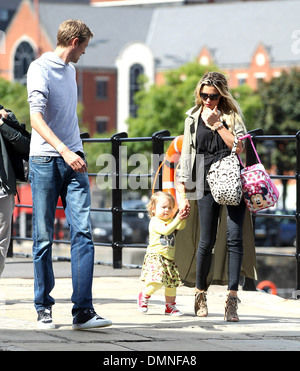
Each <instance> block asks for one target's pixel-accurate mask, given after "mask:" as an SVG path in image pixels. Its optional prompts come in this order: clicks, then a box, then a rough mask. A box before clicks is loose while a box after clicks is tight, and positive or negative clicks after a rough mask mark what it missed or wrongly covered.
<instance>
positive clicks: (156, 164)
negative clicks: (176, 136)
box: [152, 130, 170, 191]
mask: <svg viewBox="0 0 300 371" xmlns="http://www.w3.org/2000/svg"><path fill="white" fill-rule="evenodd" d="M169 136H170V132H169V131H168V130H161V131H158V132H156V133H154V134H153V135H152V153H153V174H154V176H153V180H154V177H155V175H156V172H157V171H158V169H159V174H158V177H157V180H156V184H153V186H152V189H154V190H155V191H161V190H162V169H161V168H160V165H161V163H162V155H163V154H164V153H165V150H164V141H163V140H162V139H161V138H162V137H169ZM156 156H157V157H156Z"/></svg>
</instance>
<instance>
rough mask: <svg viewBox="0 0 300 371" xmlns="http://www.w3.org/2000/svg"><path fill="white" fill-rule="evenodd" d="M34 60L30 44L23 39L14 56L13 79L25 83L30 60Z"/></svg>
mask: <svg viewBox="0 0 300 371" xmlns="http://www.w3.org/2000/svg"><path fill="white" fill-rule="evenodd" d="M34 60H35V53H34V51H33V49H32V47H31V45H30V44H29V43H28V42H26V41H23V42H21V44H20V45H19V46H18V47H17V50H16V53H15V57H14V79H15V80H16V81H18V82H20V83H21V84H26V75H27V70H28V67H29V65H30V63H31V62H32V61H34Z"/></svg>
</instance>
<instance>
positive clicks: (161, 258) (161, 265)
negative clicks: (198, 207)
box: [141, 217, 186, 288]
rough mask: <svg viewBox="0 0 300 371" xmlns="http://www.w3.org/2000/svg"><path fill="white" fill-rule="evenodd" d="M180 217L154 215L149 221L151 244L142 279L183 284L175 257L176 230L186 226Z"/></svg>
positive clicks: (165, 283) (147, 281) (174, 285)
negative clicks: (169, 217) (160, 217)
mask: <svg viewBox="0 0 300 371" xmlns="http://www.w3.org/2000/svg"><path fill="white" fill-rule="evenodd" d="M185 224H186V222H185V220H180V219H179V218H177V217H176V218H174V219H169V220H161V219H159V218H157V217H152V218H151V220H150V223H149V245H148V247H147V252H146V255H145V259H144V263H143V268H142V272H141V280H142V281H145V282H146V283H149V282H157V283H161V284H163V285H164V286H165V287H169V288H173V287H178V286H180V285H181V279H180V276H179V272H178V268H177V265H176V263H175V261H174V257H175V237H176V236H175V233H174V232H175V231H176V230H178V229H183V228H184V227H185Z"/></svg>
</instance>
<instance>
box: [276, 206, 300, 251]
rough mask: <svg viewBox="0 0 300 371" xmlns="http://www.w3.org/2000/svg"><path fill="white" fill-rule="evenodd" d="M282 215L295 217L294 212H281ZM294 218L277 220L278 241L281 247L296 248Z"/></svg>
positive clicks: (295, 224)
mask: <svg viewBox="0 0 300 371" xmlns="http://www.w3.org/2000/svg"><path fill="white" fill-rule="evenodd" d="M281 213H282V214H283V215H295V212H294V211H289V210H286V211H282V212H281ZM296 235H297V223H296V218H279V239H280V245H281V246H296Z"/></svg>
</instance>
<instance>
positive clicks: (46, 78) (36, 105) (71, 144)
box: [27, 52, 83, 156]
mask: <svg viewBox="0 0 300 371" xmlns="http://www.w3.org/2000/svg"><path fill="white" fill-rule="evenodd" d="M75 75H76V73H75V68H74V66H73V65H72V64H70V63H68V64H65V63H64V62H63V60H62V59H60V58H59V57H58V56H57V55H56V54H55V53H53V52H46V53H44V54H43V55H42V56H41V57H40V58H38V59H37V60H35V61H33V62H32V63H31V65H30V67H29V69H28V73H27V91H28V102H29V106H30V114H34V113H37V112H39V113H41V114H42V115H43V117H44V120H45V122H46V123H47V125H48V126H49V127H50V129H51V130H52V131H53V132H54V134H55V135H56V136H57V137H58V138H59V139H60V140H61V141H62V142H64V143H65V145H66V146H67V147H68V148H69V149H70V150H71V151H74V152H77V151H81V152H83V148H82V142H81V139H80V131H79V127H78V117H77V113H76V108H77V85H76V78H75ZM30 156H60V155H59V153H58V152H57V151H56V150H55V149H54V148H53V147H52V146H51V145H50V144H49V143H47V142H46V141H45V140H44V139H43V138H42V137H41V136H40V134H39V133H38V132H37V131H36V130H34V129H32V136H31V145H30Z"/></svg>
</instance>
